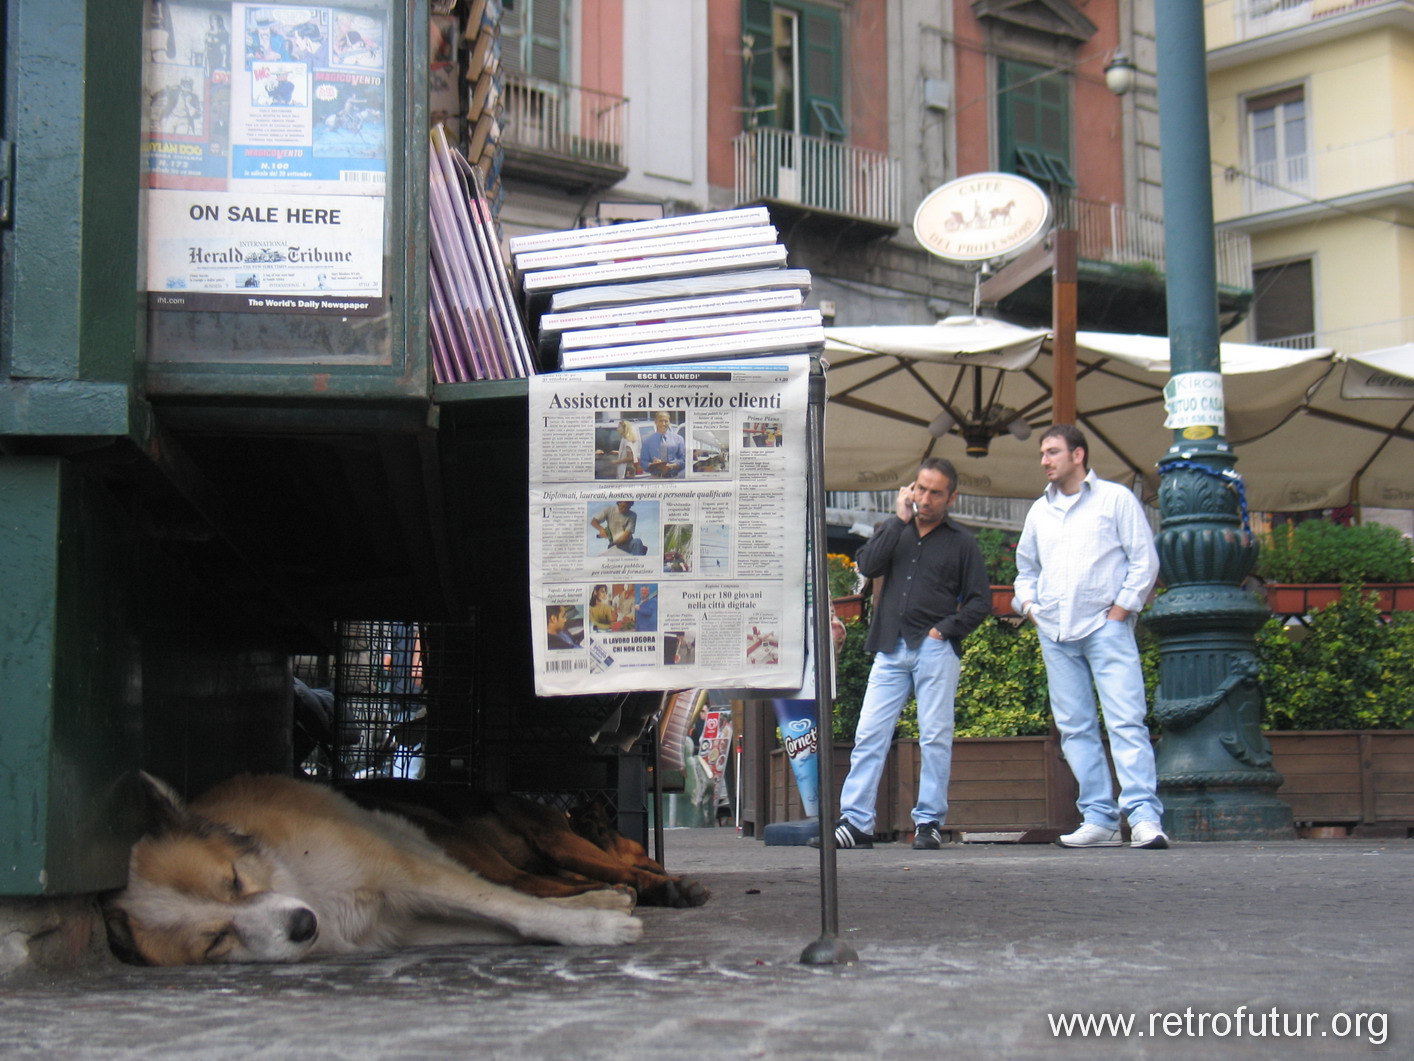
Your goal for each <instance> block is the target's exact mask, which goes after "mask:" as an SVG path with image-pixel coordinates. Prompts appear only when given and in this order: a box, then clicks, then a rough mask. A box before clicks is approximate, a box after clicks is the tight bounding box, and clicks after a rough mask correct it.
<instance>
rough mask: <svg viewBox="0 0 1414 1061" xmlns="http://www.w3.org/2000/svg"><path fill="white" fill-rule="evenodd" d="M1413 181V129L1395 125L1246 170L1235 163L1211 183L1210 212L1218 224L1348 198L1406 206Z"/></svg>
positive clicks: (1368, 203)
mask: <svg viewBox="0 0 1414 1061" xmlns="http://www.w3.org/2000/svg"><path fill="white" fill-rule="evenodd" d="M1411 183H1414V132H1411V131H1410V130H1408V129H1398V130H1395V131H1394V132H1390V133H1382V134H1380V135H1378V136H1373V137H1370V138H1369V139H1366V140H1361V141H1359V142H1358V143H1351V144H1334V145H1330V146H1328V147H1326V148H1324V149H1323V150H1320V151H1313V152H1311V153H1309V154H1302V155H1289V156H1287V157H1286V158H1283V159H1279V160H1276V161H1274V162H1271V163H1266V164H1261V165H1254V166H1251V167H1249V168H1247V169H1240V168H1238V167H1236V166H1233V167H1231V168H1229V169H1227V170H1225V171H1224V172H1223V173H1220V174H1217V175H1216V176H1215V179H1214V181H1213V214H1214V217H1215V218H1216V219H1217V220H1218V221H1219V222H1226V221H1236V220H1238V219H1239V218H1243V217H1247V216H1250V215H1253V214H1265V213H1271V212H1274V211H1290V210H1297V211H1299V210H1302V209H1307V208H1311V207H1314V206H1320V205H1323V204H1329V203H1330V202H1332V201H1336V202H1338V201H1340V200H1341V199H1344V198H1347V197H1359V198H1360V199H1361V200H1362V201H1363V203H1364V204H1365V205H1366V206H1367V207H1368V206H1369V205H1370V203H1371V201H1372V198H1378V197H1381V196H1383V197H1384V198H1386V199H1387V200H1388V201H1391V202H1399V203H1404V204H1408V203H1409V202H1410V194H1409V186H1410V185H1411Z"/></svg>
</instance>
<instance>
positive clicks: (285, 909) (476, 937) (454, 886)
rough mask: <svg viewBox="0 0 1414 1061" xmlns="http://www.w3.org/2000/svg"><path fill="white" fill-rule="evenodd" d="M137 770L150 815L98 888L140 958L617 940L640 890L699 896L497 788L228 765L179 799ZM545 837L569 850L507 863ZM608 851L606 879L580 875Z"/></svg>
mask: <svg viewBox="0 0 1414 1061" xmlns="http://www.w3.org/2000/svg"><path fill="white" fill-rule="evenodd" d="M142 782H143V787H144V789H145V791H146V793H147V795H148V797H149V802H150V804H151V807H152V811H153V824H152V826H151V828H150V830H149V832H148V833H147V834H146V835H145V836H143V837H142V838H141V839H140V840H139V841H138V842H137V843H136V844H135V845H134V847H133V851H132V857H131V861H130V864H129V874H128V883H127V886H126V887H125V888H124V889H123V890H122V891H120V892H117V893H116V894H114V895H112V896H110V897H108V898H107V899H105V901H104V914H105V920H106V923H107V926H108V936H109V941H110V943H111V944H112V946H113V949H114V951H115V953H117V954H118V956H119V957H121V958H123V959H124V960H126V961H131V962H135V963H139V964H149V965H192V964H209V963H218V962H294V961H300V960H302V959H305V958H310V957H318V956H322V955H329V954H351V953H359V952H367V951H376V950H388V949H395V948H398V947H413V946H430V945H437V944H454V943H517V942H525V941H539V942H548V943H563V944H581V945H583V944H600V945H613V944H624V943H632V942H634V941H635V940H637V939H638V938H639V936H640V935H641V934H642V931H643V925H642V922H641V921H639V920H638V919H637V918H634V917H632V916H631V912H632V910H633V907H634V904H635V901H636V900H637V898H638V897H639V895H640V894H641V895H643V897H644V898H645V901H657V902H663V903H666V904H671V905H697V904H698V903H701V902H705V901H706V898H707V894H706V891H705V889H702V888H701V886H700V885H696V884H693V883H691V882H687V881H683V880H682V879H681V878H671V877H669V876H668V875H667V874H666V873H664V872H663V871H662V868H661V867H660V866H658V865H657V863H654V862H652V861H651V860H649V859H647V856H646V854H644V855H643V857H642V860H641V862H642V863H646V864H635V865H629V864H628V863H626V862H625V861H624V860H623V859H621V858H617V857H610V856H609V854H608V853H607V852H604V851H602V850H601V849H600V848H598V847H596V846H595V845H593V844H591V843H590V842H589V841H587V840H584V839H583V838H582V837H578V836H576V834H574V833H573V832H571V830H570V829H569V827H568V824H567V822H566V820H565V816H564V815H563V814H562V813H560V812H559V811H555V810H553V809H551V808H545V807H541V806H540V805H538V804H533V803H529V801H515V800H512V799H509V798H506V799H505V800H504V807H503V809H502V810H500V811H499V812H498V809H497V803H498V802H499V801H500V798H494V799H492V800H490V801H484V800H483V801H481V802H480V804H479V805H478V806H472V807H471V808H470V809H468V810H466V811H465V812H464V813H459V812H458V811H457V810H456V808H455V807H454V806H452V805H451V804H450V803H448V802H447V801H446V799H445V798H444V797H440V796H439V797H434V798H432V799H426V798H414V799H409V798H408V797H407V795H406V794H405V792H412V791H415V790H416V789H418V788H421V787H422V786H409V787H408V788H407V789H406V790H402V789H397V790H389V789H387V788H386V787H384V786H368V787H366V788H364V790H363V791H355V792H354V796H355V797H356V798H357V799H358V800H359V802H355V801H354V799H352V798H350V797H349V796H345V795H343V794H341V793H339V792H336V791H334V790H333V789H331V788H328V787H325V786H322V785H318V784H315V783H313V782H308V781H298V780H294V779H292V778H285V777H237V778H233V779H231V780H229V781H226V782H223V783H221V784H220V785H218V786H216V788H214V789H212V790H211V791H210V792H208V793H207V794H206V795H204V796H202V797H201V798H200V799H198V800H196V801H194V802H193V803H191V804H187V803H185V802H184V801H183V800H182V799H181V797H180V796H178V795H177V793H176V792H174V791H173V790H172V789H171V788H170V787H169V786H168V785H166V784H164V783H163V782H161V781H159V780H157V779H156V778H154V777H151V776H150V775H147V774H143V775H142ZM437 803H441V804H442V805H441V806H438V805H436V804H437ZM361 804H362V805H361ZM429 804H430V805H429ZM507 811H509V813H507ZM556 816H558V818H557V817H556ZM488 836H493V837H494V836H499V837H500V838H501V839H500V842H501V848H497V847H496V846H495V844H494V843H492V842H491V841H488V839H487V837H488ZM517 838H518V839H517ZM567 838H568V839H567ZM620 839H622V838H620ZM512 841H514V842H512ZM575 841H578V843H577V844H576V843H575ZM625 842H626V843H627V841H625ZM579 845H583V847H580V846H579ZM634 846H637V845H634ZM547 848H548V849H549V851H550V852H554V851H556V850H560V851H561V852H562V857H563V853H564V852H568V857H569V859H570V864H569V866H568V867H567V869H568V871H569V872H568V873H567V872H565V870H564V869H561V870H560V871H558V872H557V873H554V874H544V873H542V872H541V871H540V869H539V867H538V864H536V863H534V862H531V863H529V865H528V868H527V866H526V865H522V866H517V865H516V849H519V850H520V852H521V853H522V854H524V853H526V852H537V851H542V850H544V849H547ZM584 848H588V849H590V850H592V851H594V852H598V855H597V856H595V855H590V854H589V853H588V852H586V851H585V850H584ZM507 850H509V851H510V857H508V855H507V853H506V852H507ZM638 850H639V851H642V848H641V847H638ZM488 851H489V853H488ZM540 857H542V858H544V857H554V856H553V854H551V855H541V856H540ZM521 861H522V862H525V861H526V860H525V859H523V858H522V859H521ZM606 866H607V867H608V878H611V879H599V880H592V879H589V874H590V873H591V872H604V871H605V867H606ZM488 874H489V875H488ZM542 877H543V879H545V880H548V881H549V882H550V884H549V887H548V888H547V887H546V886H545V885H543V884H541V883H540V881H541V879H542ZM561 878H563V879H561ZM536 889H539V890H540V894H535V891H536ZM547 892H548V894H547Z"/></svg>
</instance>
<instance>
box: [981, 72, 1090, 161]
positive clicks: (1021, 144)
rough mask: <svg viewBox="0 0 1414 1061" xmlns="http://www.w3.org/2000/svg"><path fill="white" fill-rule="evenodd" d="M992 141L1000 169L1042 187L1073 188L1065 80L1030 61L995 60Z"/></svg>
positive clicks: (1060, 75) (1066, 85)
mask: <svg viewBox="0 0 1414 1061" xmlns="http://www.w3.org/2000/svg"><path fill="white" fill-rule="evenodd" d="M997 82H998V83H997V146H998V159H999V161H1000V164H1001V168H1002V169H1004V170H1007V171H1009V172H1012V173H1020V174H1021V175H1022V176H1024V177H1030V178H1031V179H1032V180H1034V181H1036V182H1037V183H1038V184H1041V185H1042V186H1043V187H1052V188H1074V187H1075V176H1074V173H1073V172H1072V170H1071V165H1070V160H1071V155H1070V85H1069V84H1068V82H1067V81H1066V78H1065V76H1064V75H1062V74H1059V73H1057V72H1056V71H1055V70H1052V69H1051V68H1049V67H1045V66H1037V65H1036V64H1034V63H1020V62H1014V61H1011V60H1006V59H1004V60H1002V61H1001V62H999V63H998V64H997Z"/></svg>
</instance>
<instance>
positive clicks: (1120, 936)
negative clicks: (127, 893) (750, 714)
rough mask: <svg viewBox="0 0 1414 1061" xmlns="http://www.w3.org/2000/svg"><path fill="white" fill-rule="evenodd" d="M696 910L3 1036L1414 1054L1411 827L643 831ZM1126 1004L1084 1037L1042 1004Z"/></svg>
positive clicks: (96, 991)
mask: <svg viewBox="0 0 1414 1061" xmlns="http://www.w3.org/2000/svg"><path fill="white" fill-rule="evenodd" d="M666 847H667V861H668V862H669V865H670V868H672V869H673V871H674V872H683V873H688V874H690V875H693V876H698V877H700V878H702V879H703V880H704V881H706V882H707V883H708V884H709V886H710V887H711V888H712V889H713V893H714V894H713V899H712V901H711V902H709V903H708V904H707V905H706V906H704V907H701V908H699V909H696V910H644V911H642V916H643V918H644V920H645V922H646V923H647V931H646V934H645V938H644V941H643V942H642V943H640V944H638V945H636V946H633V947H628V948H622V949H613V948H604V949H598V948H562V947H541V946H524V947H505V948H489V947H488V948H471V947H461V948H443V949H435V948H434V949H426V950H419V951H412V952H402V953H397V954H387V955H379V956H376V957H366V958H350V959H340V960H330V961H324V962H317V963H312V964H307V965H299V966H279V967H271V966H264V967H219V968H202V969H132V968H128V967H125V966H120V965H117V964H116V963H111V964H110V963H106V962H105V963H102V964H100V965H99V966H97V967H94V968H91V969H86V970H84V971H82V972H80V973H76V974H71V975H66V976H64V977H47V978H31V979H29V980H26V981H19V982H16V981H14V980H13V979H12V980H11V981H7V982H5V983H4V984H3V985H0V1057H5V1058H23V1057H46V1058H62V1059H69V1058H75V1059H90V1058H91V1059H94V1061H99V1059H102V1061H126V1059H136V1058H143V1059H145V1061H147V1059H153V1061H157V1059H161V1061H166V1059H171V1061H178V1059H180V1061H191V1059H203V1061H204V1059H212V1061H226V1059H238V1058H239V1059H247V1058H249V1059H261V1061H266V1059H280V1058H300V1059H302V1061H323V1059H330V1061H332V1059H335V1058H338V1059H347V1061H357V1059H364V1058H367V1059H374V1058H377V1059H408V1061H413V1059H424V1058H444V1057H445V1058H452V1057H457V1058H462V1057H475V1058H487V1059H497V1061H502V1059H504V1061H511V1059H532V1058H555V1059H573V1061H580V1059H583V1061H600V1059H603V1061H638V1059H654V1061H661V1059H664V1058H673V1057H702V1058H711V1059H713V1061H716V1059H735V1058H781V1059H792V1061H793V1059H799V1061H824V1059H832V1058H848V1059H856V1058H888V1059H890V1061H893V1059H911V1058H920V1059H921V1058H928V1059H936V1058H969V1059H972V1058H977V1059H992V1058H998V1059H1031V1058H1086V1059H1089V1058H1108V1057H1115V1058H1165V1059H1167V1058H1224V1059H1225V1058H1237V1059H1245V1058H1282V1059H1289V1058H1358V1057H1367V1056H1385V1057H1391V1058H1408V1057H1414V1001H1411V990H1410V985H1409V978H1410V971H1411V955H1414V905H1411V903H1410V895H1411V880H1414V841H1407V840H1395V841H1358V840H1320V841H1317V840H1308V841H1292V842H1287V843H1269V844H1259V843H1215V844H1178V845H1175V846H1174V847H1173V848H1171V849H1170V850H1168V851H1133V850H1130V849H1127V848H1120V849H1111V850H1102V851H1099V850H1097V851H1067V850H1063V849H1060V848H1057V847H1052V846H1043V845H1015V844H971V845H952V846H949V847H945V848H944V849H943V850H942V851H932V852H915V851H912V850H911V849H909V848H908V847H907V845H904V844H884V845H879V846H878V847H876V848H875V849H874V850H872V851H846V852H840V853H839V856H838V857H839V878H838V879H839V892H840V925H841V938H842V940H843V941H844V942H846V943H848V945H850V946H851V947H853V948H854V949H856V950H857V952H858V954H859V958H860V961H859V963H858V964H854V965H849V966H828V967H820V966H807V965H802V964H801V963H800V961H799V957H800V954H801V952H802V951H803V950H804V948H805V947H806V945H807V944H809V943H811V942H812V941H813V940H815V939H816V938H817V937H818V936H819V934H820V927H821V916H820V907H819V895H820V889H819V875H818V869H819V854H818V852H815V851H813V850H811V849H809V848H805V847H765V846H764V845H762V844H761V843H760V842H758V841H754V840H750V839H741V838H739V837H737V836H735V835H734V833H733V832H732V831H731V830H729V829H720V830H711V829H679V830H671V831H669V832H668V833H667V844H666ZM1101 1014H1105V1015H1109V1016H1110V1017H1111V1018H1114V1019H1117V1020H1120V1021H1124V1020H1126V1019H1130V1018H1132V1020H1133V1024H1132V1025H1131V1026H1130V1027H1129V1029H1128V1031H1127V1032H1125V1031H1119V1032H1116V1031H1115V1030H1114V1027H1113V1026H1111V1027H1108V1028H1106V1029H1104V1031H1103V1034H1100V1035H1097V1036H1096V1035H1091V1036H1085V1035H1082V1034H1081V1033H1079V1032H1078V1031H1076V1030H1074V1029H1072V1030H1071V1032H1070V1033H1069V1034H1067V1033H1065V1032H1056V1031H1053V1022H1056V1021H1060V1020H1065V1019H1069V1018H1070V1016H1071V1015H1077V1016H1078V1017H1080V1018H1086V1017H1094V1016H1098V1015H1101Z"/></svg>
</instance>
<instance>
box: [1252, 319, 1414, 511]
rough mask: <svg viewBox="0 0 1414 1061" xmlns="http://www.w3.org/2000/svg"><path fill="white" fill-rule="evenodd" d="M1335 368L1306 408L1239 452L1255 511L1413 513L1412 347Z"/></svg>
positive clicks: (1350, 358) (1355, 357)
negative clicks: (1354, 507)
mask: <svg viewBox="0 0 1414 1061" xmlns="http://www.w3.org/2000/svg"><path fill="white" fill-rule="evenodd" d="M1337 362H1338V363H1339V364H1340V368H1339V369H1338V370H1337V371H1335V372H1332V373H1331V374H1330V376H1329V377H1328V378H1327V379H1326V380H1325V381H1324V382H1322V383H1321V385H1320V386H1319V387H1318V388H1317V389H1316V392H1315V393H1314V394H1313V395H1312V397H1311V400H1310V401H1309V402H1308V403H1307V405H1306V406H1305V407H1304V408H1302V409H1300V410H1298V411H1297V413H1296V414H1295V415H1293V416H1291V417H1289V418H1288V419H1287V420H1286V421H1285V422H1284V423H1283V424H1282V425H1281V426H1280V427H1279V428H1277V429H1276V430H1274V431H1271V432H1269V433H1267V434H1265V435H1264V436H1263V437H1261V438H1258V439H1255V440H1253V441H1250V442H1247V443H1246V444H1244V445H1239V446H1237V447H1236V450H1237V458H1238V459H1237V470H1238V471H1239V472H1241V473H1242V475H1243V477H1244V478H1245V480H1246V482H1247V484H1248V486H1247V492H1248V497H1249V504H1250V505H1251V506H1252V507H1253V508H1256V509H1265V510H1269V511H1273V512H1284V511H1297V510H1302V509H1316V508H1335V507H1339V506H1342V505H1350V504H1363V505H1371V506H1375V507H1379V508H1414V343H1405V344H1404V345H1402V346H1395V347H1389V348H1386V349H1383V350H1373V351H1370V352H1368V353H1361V354H1346V355H1337ZM1253 498H1255V500H1253Z"/></svg>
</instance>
